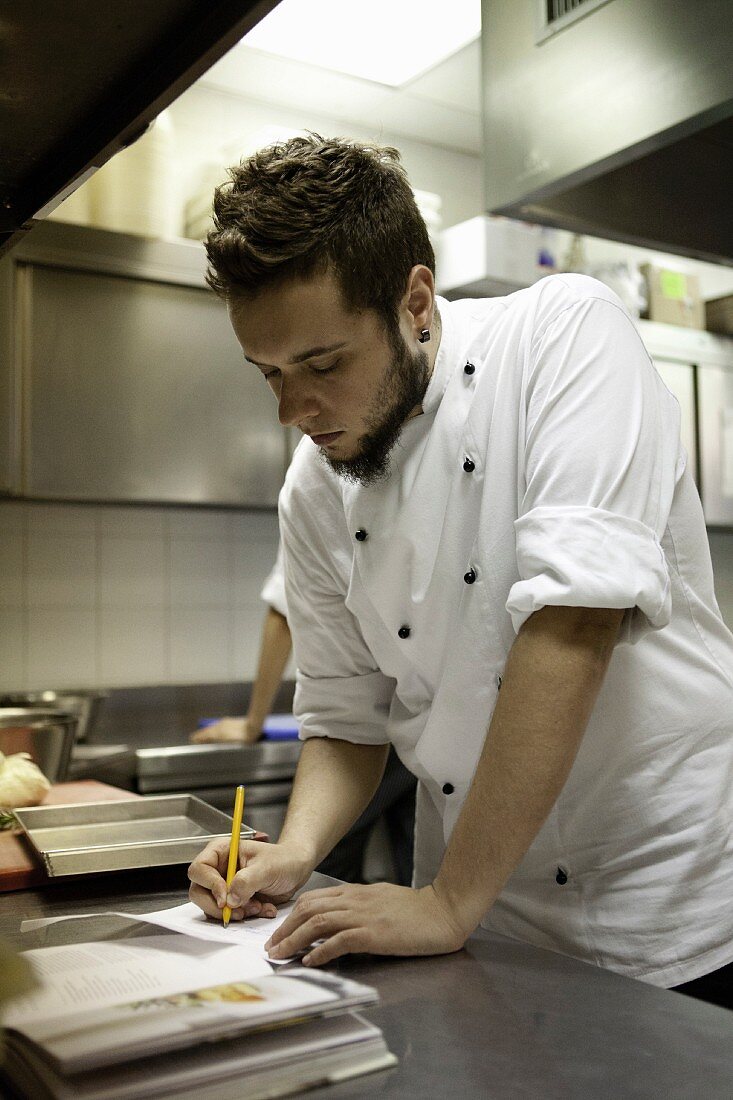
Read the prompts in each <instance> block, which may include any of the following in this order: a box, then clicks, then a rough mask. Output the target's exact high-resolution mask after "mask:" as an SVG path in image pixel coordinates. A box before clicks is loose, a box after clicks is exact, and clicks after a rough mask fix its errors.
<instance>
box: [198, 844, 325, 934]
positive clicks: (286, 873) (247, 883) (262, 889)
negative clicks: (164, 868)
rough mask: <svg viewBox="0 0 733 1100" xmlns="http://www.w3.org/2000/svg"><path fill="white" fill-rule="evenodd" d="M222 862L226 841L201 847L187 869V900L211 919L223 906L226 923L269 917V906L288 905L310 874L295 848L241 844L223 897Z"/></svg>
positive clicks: (218, 915) (224, 865) (272, 913)
mask: <svg viewBox="0 0 733 1100" xmlns="http://www.w3.org/2000/svg"><path fill="white" fill-rule="evenodd" d="M228 862H229V840H228V839H227V838H226V837H221V838H220V839H218V840H212V841H211V843H210V844H207V845H206V847H205V848H204V850H203V852H201V854H200V855H198V856H197V857H196V859H195V860H194V861H193V863H192V864H191V866H190V867H189V868H188V877H189V879H190V880H191V887H190V889H189V891H188V896H189V898H190V899H191V901H192V902H194V903H195V904H196V905H198V907H199V909H203V911H204V913H206V915H207V916H209V917H214V918H215V919H217V920H221V919H222V916H221V911H222V909H223V908H224V906H225V905H229V907H230V908H231V911H232V917H231V919H232V920H243V919H244V918H245V917H274V916H275V913H276V912H277V910H276V908H275V906H276V905H277V904H279V903H282V902H284V901H289V899H290V898H291V897H292V896H293V894H294V893H295V891H296V890H297V889H298V888H299V887H300V886H302V885H303V883H304V882H306V881H307V879H308V877H309V876H310V873H311V871H312V870H313V867H312V866H311V865H310V864H309V863H308V862H307V859H306V857H305V855H304V853H302V852H301V851H300V849H299V848H296V847H294V846H292V845H285V844H263V843H262V842H261V841H257V840H243V841H241V842H240V845H239V867H240V870H239V871H237V873H236V875H235V876H234V878H233V879H232V882H231V885H230V887H229V894H228V896H227V884H226V873H227V864H228Z"/></svg>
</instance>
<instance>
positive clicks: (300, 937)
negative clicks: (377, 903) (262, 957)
mask: <svg viewBox="0 0 733 1100" xmlns="http://www.w3.org/2000/svg"><path fill="white" fill-rule="evenodd" d="M293 918H295V920H294V919H293ZM358 921H359V918H358V917H357V916H356V915H355V914H354V913H353V912H351V911H349V910H346V909H338V910H334V909H325V910H313V909H310V910H309V911H308V913H307V914H306V915H302V914H301V915H300V917H298V916H297V915H296V913H295V911H293V912H292V913H291V914H290V916H289V917H288V918H287V920H286V921H283V923H282V925H281V926H280V927H279V928H277V929H276V930H275V933H273V935H272V937H271V939H270V943H271V946H270V947H266V950H267V952H268V954H269V956H270V958H272V959H289V958H291V956H293V955H297V954H298V953H299V952H301V951H304V950H305V949H306V948H308V947H310V946H311V944H313V943H315V942H316V940H321V939H325V938H326V937H328V936H333V935H335V934H336V933H337V932H342V931H344V929H346V928H348V927H349V925H353V924H354V923H356V922H358ZM286 925H288V926H289V927H287V928H286V927H285V926H286ZM283 931H284V933H285V934H284V935H283V934H282V933H283ZM276 937H277V939H276Z"/></svg>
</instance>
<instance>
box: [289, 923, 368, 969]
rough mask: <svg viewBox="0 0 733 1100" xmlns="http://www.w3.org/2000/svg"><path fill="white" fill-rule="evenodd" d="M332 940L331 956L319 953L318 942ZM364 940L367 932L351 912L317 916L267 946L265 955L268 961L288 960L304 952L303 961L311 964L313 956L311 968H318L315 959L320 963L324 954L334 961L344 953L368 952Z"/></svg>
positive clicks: (327, 953)
mask: <svg viewBox="0 0 733 1100" xmlns="http://www.w3.org/2000/svg"><path fill="white" fill-rule="evenodd" d="M332 939H336V940H337V942H336V945H335V946H334V948H333V953H331V952H323V951H320V950H319V948H320V947H322V946H323V944H322V943H321V941H325V942H326V943H328V942H329V941H330V940H332ZM368 941H369V934H368V931H367V929H366V928H363V927H361V924H360V922H359V917H358V916H357V915H356V914H355V913H352V912H346V911H340V912H337V913H317V914H315V916H313V917H310V919H309V920H307V921H305V923H304V924H301V925H300V927H299V928H296V929H295V931H294V932H292V933H291V935H289V936H286V937H285V939H284V940H281V941H280V943H279V944H277V946H276V947H271V948H270V950H269V951H268V955H269V957H270V958H271V959H290V958H292V957H293V956H294V955H299V954H302V953H303V952H304V951H305V952H307V954H306V955H305V958H310V961H311V963H312V962H313V956H314V955H315V965H318V959H319V958H320V959H321V960H324V959H325V956H326V955H328V959H332V958H333V959H335V958H336V957H337V955H343V954H345V953H346V952H348V951H368V950H369V947H368V946H367V943H368Z"/></svg>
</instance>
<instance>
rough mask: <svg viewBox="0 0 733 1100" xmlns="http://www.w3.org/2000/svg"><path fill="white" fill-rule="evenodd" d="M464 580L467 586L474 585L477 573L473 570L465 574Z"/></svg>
mask: <svg viewBox="0 0 733 1100" xmlns="http://www.w3.org/2000/svg"><path fill="white" fill-rule="evenodd" d="M463 579H464V581H465V582H466V584H473V582H474V581H475V580H476V573H475V571H474V570H473V569H469V571H468V572H467V573H464V574H463Z"/></svg>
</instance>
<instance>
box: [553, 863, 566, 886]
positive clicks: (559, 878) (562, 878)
mask: <svg viewBox="0 0 733 1100" xmlns="http://www.w3.org/2000/svg"><path fill="white" fill-rule="evenodd" d="M567 881H568V873H567V871H564V870H563V869H562V867H558V869H557V874H556V875H555V882H556V883H557V885H558V886H564V885H565V883H566V882H567Z"/></svg>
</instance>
